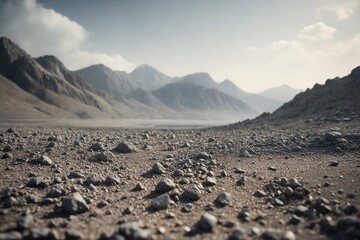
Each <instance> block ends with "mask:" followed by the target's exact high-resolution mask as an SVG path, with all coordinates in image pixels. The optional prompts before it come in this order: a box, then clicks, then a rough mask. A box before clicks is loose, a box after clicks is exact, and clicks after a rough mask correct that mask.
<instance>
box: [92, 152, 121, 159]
mask: <svg viewBox="0 0 360 240" xmlns="http://www.w3.org/2000/svg"><path fill="white" fill-rule="evenodd" d="M114 158H115V155H114V154H113V153H112V152H110V151H104V152H100V153H97V154H95V155H94V156H92V157H91V158H90V160H91V161H93V162H108V161H111V160H112V159H114Z"/></svg>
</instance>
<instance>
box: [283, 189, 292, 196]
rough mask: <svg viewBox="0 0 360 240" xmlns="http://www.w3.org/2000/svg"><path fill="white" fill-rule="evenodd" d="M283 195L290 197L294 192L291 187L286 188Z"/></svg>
mask: <svg viewBox="0 0 360 240" xmlns="http://www.w3.org/2000/svg"><path fill="white" fill-rule="evenodd" d="M284 194H285V196H287V197H290V196H292V195H293V194H294V190H293V189H292V188H291V187H286V188H285V190H284Z"/></svg>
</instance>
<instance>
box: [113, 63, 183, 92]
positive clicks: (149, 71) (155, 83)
mask: <svg viewBox="0 0 360 240" xmlns="http://www.w3.org/2000/svg"><path fill="white" fill-rule="evenodd" d="M117 73H118V76H124V73H123V72H120V73H119V72H117ZM175 80H176V78H172V77H169V76H167V75H165V74H163V73H161V72H159V71H158V70H156V69H155V68H153V67H151V66H149V65H145V64H144V65H140V66H138V67H137V68H135V69H134V71H132V72H131V73H130V74H129V75H128V81H130V82H131V83H132V84H133V85H134V86H135V87H136V88H141V89H144V90H147V91H152V90H155V89H158V88H160V87H163V86H165V85H166V84H168V83H170V82H173V81H175Z"/></svg>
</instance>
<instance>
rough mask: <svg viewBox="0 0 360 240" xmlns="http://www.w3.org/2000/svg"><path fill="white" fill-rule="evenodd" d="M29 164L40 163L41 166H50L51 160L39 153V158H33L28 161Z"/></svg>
mask: <svg viewBox="0 0 360 240" xmlns="http://www.w3.org/2000/svg"><path fill="white" fill-rule="evenodd" d="M30 163H31V164H40V165H43V166H50V165H52V164H53V161H52V160H51V159H50V158H49V157H48V156H45V155H41V156H40V157H39V158H36V159H33V160H31V161H30Z"/></svg>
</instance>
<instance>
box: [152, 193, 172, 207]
mask: <svg viewBox="0 0 360 240" xmlns="http://www.w3.org/2000/svg"><path fill="white" fill-rule="evenodd" d="M170 202H171V199H170V196H169V194H167V193H165V194H162V195H160V196H158V197H156V198H155V199H153V200H152V202H151V207H152V208H153V209H154V210H156V211H158V210H164V209H166V208H168V206H169V205H170Z"/></svg>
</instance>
